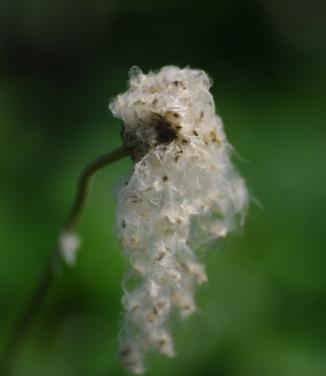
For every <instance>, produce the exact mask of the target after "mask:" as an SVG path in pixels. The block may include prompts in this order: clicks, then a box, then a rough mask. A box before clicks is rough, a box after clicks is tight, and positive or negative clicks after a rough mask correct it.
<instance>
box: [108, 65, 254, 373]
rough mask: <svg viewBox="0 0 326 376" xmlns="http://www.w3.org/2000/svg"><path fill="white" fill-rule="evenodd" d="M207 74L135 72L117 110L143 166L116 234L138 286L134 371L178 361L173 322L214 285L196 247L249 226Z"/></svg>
mask: <svg viewBox="0 0 326 376" xmlns="http://www.w3.org/2000/svg"><path fill="white" fill-rule="evenodd" d="M211 84H212V82H211V80H210V79H209V78H208V76H207V75H206V73H205V72H203V71H201V70H196V69H190V68H184V69H180V68H177V67H175V66H167V67H164V68H162V69H161V70H160V71H159V72H149V73H148V74H147V75H146V74H143V73H142V71H141V70H140V69H139V68H136V67H135V68H132V69H131V72H130V80H129V88H128V90H127V91H126V92H125V93H123V94H121V95H118V96H117V98H115V99H114V101H113V102H112V104H111V105H110V109H111V111H112V113H113V115H114V116H116V117H118V118H120V119H121V120H122V122H123V129H122V138H123V141H124V144H125V146H126V148H127V149H128V150H129V153H130V155H131V157H132V158H133V160H134V162H135V166H134V171H133V174H132V175H131V177H130V179H129V181H128V182H127V184H126V186H125V187H124V188H123V189H122V190H121V192H120V194H119V198H118V209H117V228H118V232H119V235H120V238H121V242H122V245H123V249H124V253H125V256H126V257H127V259H128V261H129V262H130V265H131V274H132V275H133V276H134V277H135V278H134V279H135V281H136V283H134V285H136V287H133V288H131V289H127V288H125V291H124V296H123V299H122V304H123V306H124V310H125V314H124V324H123V329H122V334H121V338H120V342H121V343H120V346H121V347H120V358H121V360H122V362H123V364H124V366H125V367H127V368H128V369H129V370H130V371H132V372H134V373H135V374H141V373H143V372H144V370H145V369H144V355H145V353H147V352H149V351H153V350H154V351H158V352H160V353H161V354H163V355H165V356H167V357H173V356H174V355H175V350H174V346H173V340H172V337H171V333H170V331H169V318H170V316H171V313H172V312H173V311H178V312H179V315H180V317H181V318H185V317H187V316H189V315H190V314H192V313H193V312H195V311H196V303H195V300H194V292H195V290H196V287H197V286H198V285H200V284H201V283H204V282H206V281H207V275H206V272H205V267H204V266H203V265H202V264H201V263H200V262H199V260H198V258H197V256H196V254H195V250H196V248H198V247H201V246H202V245H203V244H205V243H207V242H209V241H212V240H214V239H219V238H221V237H225V236H226V235H227V234H228V233H229V232H230V231H231V230H233V229H235V227H236V226H237V225H238V224H239V223H241V224H242V223H243V219H244V215H245V212H246V208H247V202H248V194H247V189H246V186H245V183H244V180H243V179H242V178H241V177H240V176H239V175H238V173H237V172H236V171H235V169H234V167H233V165H232V163H231V160H230V154H231V151H232V147H231V146H230V144H229V143H228V142H227V139H226V137H225V134H224V131H223V124H222V121H221V119H220V118H219V117H218V116H217V115H216V113H215V106H214V100H213V97H212V95H211V93H210V91H209V89H210V86H211Z"/></svg>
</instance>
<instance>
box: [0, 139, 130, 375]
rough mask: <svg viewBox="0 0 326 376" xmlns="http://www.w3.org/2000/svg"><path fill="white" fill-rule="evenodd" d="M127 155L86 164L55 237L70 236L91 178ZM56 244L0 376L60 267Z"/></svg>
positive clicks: (112, 154)
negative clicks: (66, 234)
mask: <svg viewBox="0 0 326 376" xmlns="http://www.w3.org/2000/svg"><path fill="white" fill-rule="evenodd" d="M127 155H128V153H127V151H126V149H125V148H124V147H123V146H121V147H119V148H117V149H115V150H113V151H112V152H109V153H106V154H103V155H101V156H99V157H98V158H96V159H94V160H93V161H91V162H90V163H88V164H87V165H86V166H85V168H84V169H83V170H82V172H81V173H80V176H79V181H78V187H77V192H76V196H75V200H74V202H73V205H72V207H71V210H70V212H69V214H68V217H67V220H66V222H65V224H64V226H63V227H62V230H61V231H60V233H59V237H60V235H61V234H63V233H65V232H73V231H74V230H75V228H76V226H77V224H78V222H79V220H80V218H81V214H82V212H83V209H84V208H85V204H86V199H87V195H88V193H89V190H90V185H91V180H92V177H93V176H94V174H95V173H96V172H97V171H98V170H100V169H101V168H103V167H105V166H108V165H110V164H111V163H114V162H116V161H118V160H120V159H122V158H124V157H126V156H127ZM59 237H58V242H57V244H56V246H55V248H54V250H53V251H52V252H51V253H50V255H49V257H48V259H47V261H46V264H45V267H44V270H43V274H42V276H41V278H40V281H39V282H38V284H37V286H36V288H35V290H34V292H33V293H32V295H31V297H30V299H29V301H28V302H27V304H26V306H25V308H24V309H23V311H22V312H21V315H20V316H19V318H18V320H17V321H16V322H15V323H14V326H13V328H12V332H11V334H10V336H9V339H8V341H7V343H6V345H5V349H4V351H3V353H2V356H1V357H0V376H5V375H10V373H11V368H12V361H13V358H14V355H15V353H16V352H17V351H18V347H19V344H20V343H21V342H22V339H23V337H24V336H25V334H26V333H27V331H28V329H29V328H30V326H31V325H32V323H33V321H34V320H35V318H36V316H37V314H38V312H39V310H40V308H41V306H42V304H43V302H44V300H45V298H46V296H47V294H48V292H49V290H50V287H51V285H52V282H53V281H54V280H55V277H56V273H55V271H56V267H57V266H58V265H61V264H62V263H63V260H62V255H61V253H60V244H59Z"/></svg>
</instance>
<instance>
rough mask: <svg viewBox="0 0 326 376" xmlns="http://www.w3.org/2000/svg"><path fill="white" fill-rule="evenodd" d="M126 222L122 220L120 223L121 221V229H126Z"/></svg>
mask: <svg viewBox="0 0 326 376" xmlns="http://www.w3.org/2000/svg"><path fill="white" fill-rule="evenodd" d="M126 225H127V224H126V221H125V220H124V219H123V220H122V221H121V226H122V228H126Z"/></svg>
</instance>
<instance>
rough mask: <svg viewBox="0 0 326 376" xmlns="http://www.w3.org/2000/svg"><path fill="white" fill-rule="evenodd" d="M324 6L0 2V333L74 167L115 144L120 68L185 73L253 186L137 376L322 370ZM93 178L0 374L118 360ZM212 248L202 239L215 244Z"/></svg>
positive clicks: (325, 347)
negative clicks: (211, 106) (66, 260)
mask: <svg viewBox="0 0 326 376" xmlns="http://www.w3.org/2000/svg"><path fill="white" fill-rule="evenodd" d="M325 13H326V3H325V2H324V1H320V2H318V1H309V0H306V1H298V0H296V1H295V0H261V1H244V0H243V1H241V0H228V1H226V0H220V1H213V0H210V1H209V0H201V1H183V0H179V1H172V0H164V1H163V0H159V1H154V0H152V1H145V0H138V1H118V0H116V1H109V0H87V1H77V0H74V1H72V0H1V1H0V152H1V158H0V333H1V343H0V345H1V347H2V344H3V342H4V338H5V337H6V335H7V334H8V329H9V327H10V324H11V323H12V321H13V320H14V318H15V317H16V316H17V313H18V312H19V311H20V309H21V308H22V306H23V304H24V302H25V301H26V299H27V298H28V296H29V294H30V293H31V291H32V290H33V288H34V286H35V283H36V281H37V280H38V277H39V274H40V273H41V270H42V266H43V264H44V261H45V260H46V257H47V255H48V252H49V251H50V249H51V246H52V245H53V244H54V242H55V239H56V235H57V231H58V229H59V227H60V226H61V224H62V223H63V219H64V217H65V215H66V213H67V210H68V208H69V206H70V202H71V200H72V197H73V195H74V190H75V183H76V179H77V176H78V173H79V171H80V170H81V168H82V167H83V166H84V165H85V164H86V163H87V162H88V161H89V160H90V159H92V158H93V157H95V156H97V155H99V154H101V153H103V152H106V151H108V150H110V149H113V148H114V147H116V146H118V145H119V144H120V139H119V131H120V123H119V121H117V120H116V119H113V118H112V116H111V115H110V113H109V111H108V108H107V107H108V100H109V99H110V98H112V97H113V96H115V95H116V94H117V93H119V92H121V91H123V90H124V89H125V87H126V79H127V71H128V69H129V68H130V67H131V66H132V65H139V66H140V67H141V68H142V69H143V70H144V71H145V72H147V71H148V69H155V68H159V67H161V66H163V65H166V64H177V65H179V66H186V65H189V66H191V67H196V68H197V67H198V68H202V69H204V70H205V71H207V72H208V73H209V75H210V76H211V77H213V79H214V82H215V84H214V87H213V93H214V97H215V100H216V105H217V109H218V112H219V113H220V115H221V116H222V118H223V119H224V123H225V129H226V133H227V135H228V137H229V139H230V141H231V143H232V144H234V146H235V147H236V150H237V152H238V154H239V155H240V158H238V159H236V163H237V164H238V166H239V169H240V171H241V173H242V174H243V175H244V176H245V177H246V179H247V181H248V185H249V187H250V190H251V193H252V196H253V197H254V198H255V199H256V201H258V202H259V204H257V203H252V204H251V208H250V211H249V216H248V220H247V223H246V226H245V229H244V231H243V232H242V233H241V234H236V235H234V236H231V237H230V238H229V239H228V240H227V241H226V242H224V243H223V244H222V245H221V246H220V247H219V249H220V251H218V250H217V249H214V250H213V251H212V252H210V254H209V255H208V257H207V264H208V274H209V283H208V284H207V285H206V286H204V287H203V288H201V289H200V292H199V294H198V296H197V298H198V305H199V307H200V311H199V312H198V314H196V315H195V316H194V317H192V318H191V319H190V320H188V321H187V322H186V323H185V324H180V325H176V337H175V338H176V350H177V353H178V356H177V358H175V359H174V360H170V359H165V358H162V357H157V356H154V357H153V359H151V360H150V362H149V373H148V374H149V375H158V376H161V375H178V376H179V375H189V376H192V375H194V376H195V375H196V376H197V375H198V376H201V375H207V376H210V375H214V376H215V375H218V376H262V375H263V376H310V375H313V376H323V375H326V320H325V318H326V273H325V269H326V247H325V243H326V241H325V237H326V228H325V213H326V200H325V194H326V172H325V165H326V138H325V137H326V128H325V127H326V110H325V105H326V100H325V93H326V67H325V63H326V17H325ZM131 168H132V164H131V162H130V161H127V160H126V161H122V162H119V163H117V164H115V165H114V166H112V167H109V168H107V169H105V170H103V171H101V172H100V173H99V174H98V176H97V178H96V181H95V184H94V186H93V191H92V195H91V200H90V202H89V206H88V210H87V212H86V215H85V218H84V221H83V224H82V226H81V228H80V234H81V237H82V240H83V246H82V249H81V250H80V254H79V257H78V262H77V265H76V267H75V268H73V269H70V270H68V271H66V272H65V274H64V275H62V276H61V277H60V278H59V279H58V281H57V282H56V284H55V285H54V286H53V289H52V290H51V294H50V295H49V296H48V299H47V301H46V304H45V305H44V307H43V309H42V312H41V313H40V315H39V317H38V320H37V322H36V323H35V325H34V326H33V327H32V328H31V330H30V332H29V336H28V338H26V340H25V342H24V346H23V348H22V351H21V352H20V355H19V357H17V359H16V361H15V369H14V376H29V375H32V376H45V375H46V376H58V375H59V376H75V375H76V376H77V375H78V376H88V375H92V376H93V375H94V376H102V375H103V376H104V375H126V372H125V371H124V370H122V369H121V367H120V365H119V363H118V361H117V359H116V353H117V336H118V332H119V328H120V320H121V306H120V299H121V295H122V290H121V280H122V276H123V274H124V272H125V271H126V269H127V265H126V263H125V261H124V260H123V257H122V255H121V247H120V245H119V242H118V240H117V236H116V234H115V231H114V230H113V223H114V216H115V203H114V198H113V193H114V192H115V189H116V187H117V185H118V183H119V182H120V181H121V180H122V179H123V178H124V177H125V176H127V174H128V173H129V172H130V170H131ZM216 248H218V247H216Z"/></svg>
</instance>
